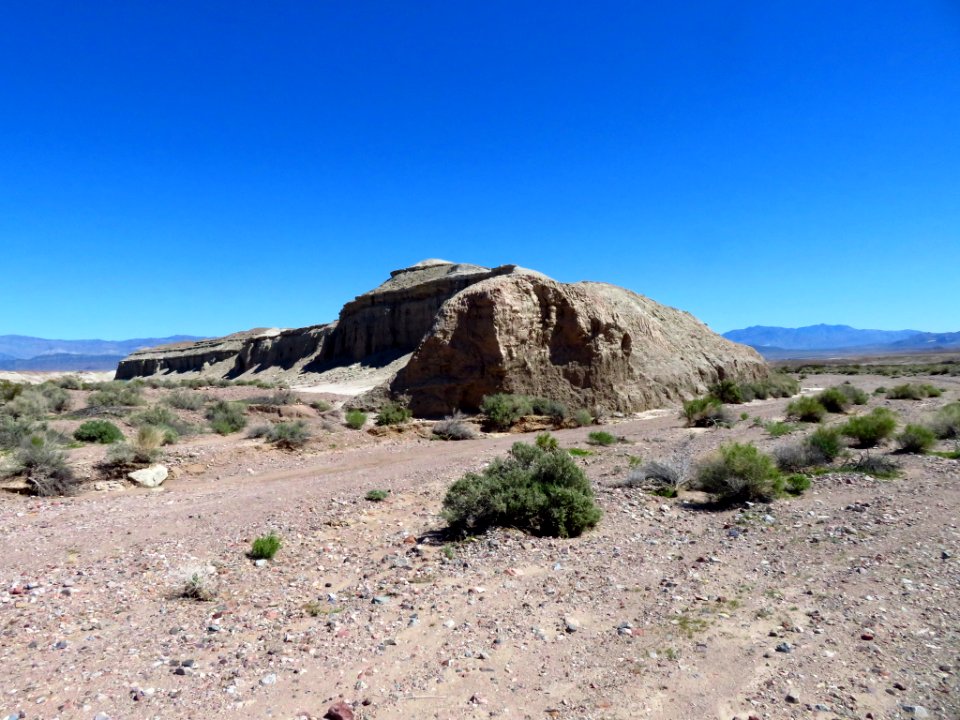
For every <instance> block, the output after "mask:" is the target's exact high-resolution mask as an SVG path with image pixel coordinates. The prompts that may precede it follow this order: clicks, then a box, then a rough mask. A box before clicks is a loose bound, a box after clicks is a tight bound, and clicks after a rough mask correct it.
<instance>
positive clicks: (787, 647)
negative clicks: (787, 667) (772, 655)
mask: <svg viewBox="0 0 960 720" xmlns="http://www.w3.org/2000/svg"><path fill="white" fill-rule="evenodd" d="M777 652H778V653H791V652H793V645H791V644H790V643H788V642H782V643H780V644H779V645H777Z"/></svg>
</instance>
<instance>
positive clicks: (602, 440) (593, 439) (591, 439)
mask: <svg viewBox="0 0 960 720" xmlns="http://www.w3.org/2000/svg"><path fill="white" fill-rule="evenodd" d="M616 443H617V438H616V436H615V435H611V434H610V433H608V432H606V431H604V430H598V431H597V432H592V433H590V434H589V435H587V444H588V445H603V446H607V445H615V444H616Z"/></svg>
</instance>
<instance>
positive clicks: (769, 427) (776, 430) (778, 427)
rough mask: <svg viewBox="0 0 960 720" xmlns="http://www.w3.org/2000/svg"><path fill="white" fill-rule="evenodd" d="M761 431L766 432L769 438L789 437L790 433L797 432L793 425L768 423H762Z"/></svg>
mask: <svg viewBox="0 0 960 720" xmlns="http://www.w3.org/2000/svg"><path fill="white" fill-rule="evenodd" d="M762 427H763V429H764V430H766V431H767V432H768V433H769V434H770V437H775V438H776V437H783V436H784V435H789V434H790V433H792V432H794V431H795V430H797V428H798V426H797V425H793V424H792V423H785V422H779V421H777V422H768V423H763V425H762Z"/></svg>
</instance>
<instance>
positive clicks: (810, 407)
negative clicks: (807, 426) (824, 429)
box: [787, 395, 827, 423]
mask: <svg viewBox="0 0 960 720" xmlns="http://www.w3.org/2000/svg"><path fill="white" fill-rule="evenodd" d="M826 416H827V409H826V408H825V407H824V406H823V404H822V403H821V402H820V401H819V400H818V399H817V398H815V397H813V396H811V395H804V396H803V397H798V398H797V399H796V400H793V401H791V402H790V404H789V405H787V417H788V418H792V419H794V420H799V421H800V422H813V423H818V422H821V421H822V420H823V419H824V418H825V417H826Z"/></svg>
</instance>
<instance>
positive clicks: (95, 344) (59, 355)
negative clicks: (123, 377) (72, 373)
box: [0, 335, 203, 371]
mask: <svg viewBox="0 0 960 720" xmlns="http://www.w3.org/2000/svg"><path fill="white" fill-rule="evenodd" d="M202 339H203V338H199V337H194V336H192V335H173V336H171V337H165V338H134V339H132V340H47V339H45V338H37V337H29V336H26V335H0V370H13V371H31V370H36V371H44V370H115V369H116V367H117V363H119V362H120V361H121V360H122V359H123V358H125V357H126V356H127V355H129V354H130V353H132V352H134V351H135V350H140V349H142V348H148V347H155V346H157V345H167V344H169V343H175V342H185V341H188V340H202Z"/></svg>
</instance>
